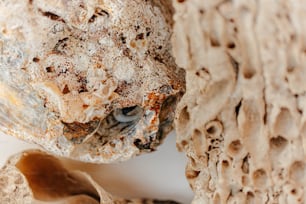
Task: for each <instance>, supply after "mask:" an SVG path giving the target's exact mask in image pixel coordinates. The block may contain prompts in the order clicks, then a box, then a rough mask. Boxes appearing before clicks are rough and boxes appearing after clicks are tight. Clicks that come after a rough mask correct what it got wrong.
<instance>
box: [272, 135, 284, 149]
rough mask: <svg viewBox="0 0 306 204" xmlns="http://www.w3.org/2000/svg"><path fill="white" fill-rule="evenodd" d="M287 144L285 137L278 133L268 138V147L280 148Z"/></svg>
mask: <svg viewBox="0 0 306 204" xmlns="http://www.w3.org/2000/svg"><path fill="white" fill-rule="evenodd" d="M287 144H288V141H287V139H285V138H284V137H282V136H280V135H279V136H277V137H273V138H271V139H270V147H271V148H272V149H279V150H282V149H284V148H285V147H286V145H287Z"/></svg>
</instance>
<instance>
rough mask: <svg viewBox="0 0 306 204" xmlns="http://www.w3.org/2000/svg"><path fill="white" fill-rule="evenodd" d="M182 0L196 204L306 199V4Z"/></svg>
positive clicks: (186, 145) (185, 141) (186, 125)
mask: <svg viewBox="0 0 306 204" xmlns="http://www.w3.org/2000/svg"><path fill="white" fill-rule="evenodd" d="M173 2H174V6H175V10H176V13H175V17H174V20H175V26H174V31H173V32H174V35H173V48H174V49H173V50H174V55H175V57H176V61H177V63H178V65H179V66H182V67H184V68H185V69H186V94H185V95H184V97H183V98H182V100H181V102H180V104H179V105H178V109H177V118H176V129H177V136H178V137H177V145H178V147H179V148H181V150H183V151H185V152H186V154H187V156H188V157H189V162H188V164H187V168H186V176H187V178H188V180H189V182H190V185H191V187H192V188H193V190H194V192H195V198H194V201H193V203H199V204H202V203H218V204H219V203H226V204H228V203H268V204H272V203H273V204H274V203H306V197H305V196H306V188H305V183H306V160H305V151H306V142H305V141H306V140H305V138H306V117H305V116H306V115H305V113H306V100H305V99H306V97H305V96H306V95H305V93H306V80H305V79H306V78H305V77H306V57H305V56H306V55H305V50H306V43H305V42H306V41H305V40H306V24H305V22H306V21H305V14H306V6H305V1H295V0H278V1H274V0H256V1H253V0H232V1H223V0H222V1H218V0H186V1H183V0H180V1H179V0H174V1H173Z"/></svg>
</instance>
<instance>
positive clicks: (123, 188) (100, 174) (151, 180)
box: [0, 133, 193, 204]
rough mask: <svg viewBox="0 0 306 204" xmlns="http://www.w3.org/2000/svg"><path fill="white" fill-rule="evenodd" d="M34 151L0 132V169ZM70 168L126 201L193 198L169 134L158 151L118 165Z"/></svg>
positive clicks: (182, 160) (183, 161) (181, 158)
mask: <svg viewBox="0 0 306 204" xmlns="http://www.w3.org/2000/svg"><path fill="white" fill-rule="evenodd" d="M31 148H37V146H35V145H30V144H27V143H25V142H23V141H20V140H17V139H15V138H14V137H11V136H7V135H4V134H2V133H0V167H2V166H3V164H4V163H5V161H6V160H7V158H8V157H9V156H10V155H12V154H15V153H18V152H21V151H22V150H25V149H31ZM67 162H68V163H70V165H71V167H72V168H77V169H80V170H84V171H87V172H88V173H89V174H91V175H92V176H93V178H94V179H95V180H96V181H98V182H99V183H100V184H101V186H102V187H103V188H104V189H105V190H106V191H108V192H110V193H112V194H114V195H116V196H122V197H125V198H135V197H147V198H157V199H173V200H176V201H178V202H181V203H184V204H185V203H186V204H188V203H190V202H191V200H192V197H193V194H192V191H191V190H190V188H189V184H188V182H187V180H186V179H185V164H186V158H185V155H184V154H183V153H179V152H177V150H176V147H175V134H174V133H172V134H170V135H169V136H168V137H167V139H166V140H165V141H164V144H162V145H161V146H160V147H159V149H158V151H156V152H153V153H149V154H145V155H141V156H138V157H136V158H133V159H131V160H129V161H127V162H122V163H119V164H107V165H105V164H102V165H97V164H87V163H80V162H74V161H67Z"/></svg>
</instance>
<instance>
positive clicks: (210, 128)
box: [206, 126, 217, 135]
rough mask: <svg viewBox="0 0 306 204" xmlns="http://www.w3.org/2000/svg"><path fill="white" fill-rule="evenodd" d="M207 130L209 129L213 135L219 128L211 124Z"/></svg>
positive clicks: (208, 131)
mask: <svg viewBox="0 0 306 204" xmlns="http://www.w3.org/2000/svg"><path fill="white" fill-rule="evenodd" d="M206 131H207V133H209V134H212V135H213V134H214V133H215V132H217V128H216V127H215V126H211V127H209V128H208V129H207V130H206Z"/></svg>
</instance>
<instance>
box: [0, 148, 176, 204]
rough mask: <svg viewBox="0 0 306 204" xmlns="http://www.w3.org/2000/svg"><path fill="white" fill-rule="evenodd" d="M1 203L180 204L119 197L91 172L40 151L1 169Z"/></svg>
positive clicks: (21, 156) (13, 159) (12, 160)
mask: <svg viewBox="0 0 306 204" xmlns="http://www.w3.org/2000/svg"><path fill="white" fill-rule="evenodd" d="M0 203H9V204H81V203H84V204H99V203H100V204H142V203H146V204H154V203H156V204H157V203H160V204H162V203H163V204H177V202H174V201H166V200H164V201H163V200H157V199H122V198H116V197H114V196H112V195H111V194H109V193H108V192H106V191H105V190H104V189H103V188H102V187H101V186H100V185H99V184H98V183H96V182H95V181H94V180H93V179H92V178H91V177H90V176H89V175H88V174H87V173H85V172H82V171H78V170H73V171H71V170H68V169H67V168H66V167H65V166H64V164H63V163H62V161H61V160H59V159H58V158H56V157H54V156H51V155H48V154H46V153H44V152H42V151H39V150H27V151H25V152H23V153H20V154H17V155H14V156H12V157H11V158H10V159H9V161H8V162H7V163H6V165H5V166H4V167H3V168H2V169H0Z"/></svg>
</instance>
